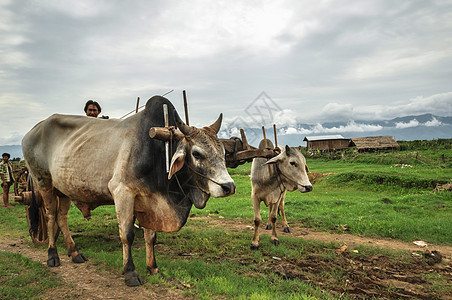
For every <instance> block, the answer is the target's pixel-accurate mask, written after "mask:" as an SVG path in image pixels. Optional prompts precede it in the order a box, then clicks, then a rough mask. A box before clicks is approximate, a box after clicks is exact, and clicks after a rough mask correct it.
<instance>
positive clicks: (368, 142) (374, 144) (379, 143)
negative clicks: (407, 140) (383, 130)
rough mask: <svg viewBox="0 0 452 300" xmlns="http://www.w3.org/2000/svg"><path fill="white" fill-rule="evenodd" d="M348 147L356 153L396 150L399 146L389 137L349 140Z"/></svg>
mask: <svg viewBox="0 0 452 300" xmlns="http://www.w3.org/2000/svg"><path fill="white" fill-rule="evenodd" d="M350 147H356V148H358V151H372V150H375V149H396V148H398V147H399V144H398V143H397V142H396V141H395V140H394V139H393V138H392V137H391V136H369V137H358V138H351V139H350Z"/></svg>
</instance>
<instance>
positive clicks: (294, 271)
mask: <svg viewBox="0 0 452 300" xmlns="http://www.w3.org/2000/svg"><path fill="white" fill-rule="evenodd" d="M192 220H194V221H195V220H196V221H203V222H206V225H207V226H214V227H216V226H218V227H220V226H221V227H222V228H224V229H225V230H229V231H236V232H244V231H249V232H250V240H251V237H252V227H251V226H250V225H251V224H250V223H249V222H244V221H243V220H242V219H235V220H228V219H223V218H219V217H218V216H214V217H210V216H208V217H193V218H192ZM301 225H302V224H301V223H300V224H295V223H294V224H291V230H292V232H291V233H284V232H282V228H279V227H278V228H277V232H278V234H279V235H280V236H284V235H285V236H293V237H299V238H304V239H308V240H317V241H322V242H338V243H340V244H345V245H347V247H348V248H349V249H350V248H351V247H353V246H355V245H369V246H372V247H379V248H383V249H393V250H408V251H412V252H419V251H421V252H424V251H426V250H430V251H434V250H436V251H439V252H440V253H441V254H442V256H443V261H445V262H447V266H446V265H443V266H442V268H443V269H447V270H443V271H444V272H450V270H451V268H450V261H451V258H452V247H451V246H439V245H428V246H427V247H419V246H416V245H414V244H411V243H405V242H402V241H398V240H392V239H381V238H379V239H375V238H367V237H360V236H355V235H351V234H330V233H326V232H317V231H312V230H310V229H309V228H305V227H302V226H301ZM269 233H270V231H268V230H264V229H262V230H261V234H269ZM0 251H5V252H11V253H19V254H21V255H23V256H25V257H27V258H29V259H32V260H34V261H38V262H41V263H42V264H43V265H45V264H46V262H45V258H46V257H47V251H46V250H45V249H39V248H36V247H34V246H33V244H32V243H31V241H29V240H28V237H27V238H22V239H20V240H14V239H11V238H8V237H4V236H3V237H0ZM344 254H346V253H344ZM60 259H61V264H62V267H58V268H51V269H50V270H51V271H52V272H53V273H55V274H57V275H58V276H59V277H60V278H61V281H62V283H63V284H62V286H61V287H60V288H58V289H56V290H52V291H50V292H48V293H47V294H46V295H43V296H44V299H55V298H63V297H64V298H67V297H74V298H82V297H83V298H84V299H157V298H159V299H183V298H184V296H183V295H182V289H179V288H178V287H175V288H174V289H172V288H171V289H169V288H167V287H162V286H159V285H157V284H154V285H152V288H149V286H148V287H146V286H140V287H137V288H129V287H127V286H125V284H124V279H123V276H122V275H121V274H120V272H118V271H112V272H106V271H102V272H100V271H99V270H98V268H97V265H96V264H95V263H94V262H92V261H88V262H87V263H85V264H74V263H72V262H71V261H70V260H69V258H68V257H67V256H66V255H64V252H63V251H61V253H60ZM313 259H314V260H315V257H313ZM344 259H346V260H347V262H346V263H349V262H351V260H350V259H349V258H348V257H345V258H344ZM372 259H373V260H374V261H369V262H365V261H363V262H359V264H364V265H365V264H368V266H367V267H366V266H364V267H363V268H376V267H375V266H376V265H378V266H379V268H378V272H381V270H380V269H388V270H389V271H388V272H389V274H387V275H385V276H386V277H385V278H384V279H375V278H367V279H366V280H368V281H369V285H375V283H378V284H380V285H382V286H385V285H388V284H391V285H394V286H396V287H398V288H399V289H401V290H404V291H406V293H405V294H399V296H406V295H411V296H414V297H415V298H417V297H419V298H424V297H427V298H428V297H429V296H428V294H422V292H421V291H416V293H415V292H414V291H415V290H416V289H418V288H419V287H418V286H415V285H411V283H407V282H405V281H403V280H402V281H400V280H399V279H400V278H399V277H394V276H395V275H393V274H392V273H395V274H400V273H399V272H398V271H397V270H395V269H394V270H393V269H391V268H392V266H391V265H385V263H386V262H385V261H382V260H381V258H378V257H377V258H372ZM375 259H377V260H378V261H375ZM304 263H306V262H304ZM355 263H356V262H352V264H355ZM272 264H275V262H272ZM319 266H321V265H317V264H313V265H312V266H310V265H303V264H302V265H300V266H293V265H288V264H283V262H280V263H279V265H275V266H273V265H271V266H270V267H271V268H272V270H273V269H274V270H273V271H274V272H276V273H278V272H280V273H281V272H282V273H283V274H284V276H286V277H287V278H292V277H299V276H300V274H299V272H300V271H299V270H301V269H304V268H308V269H312V270H316V269H319ZM300 268H301V269H300ZM312 270H311V271H312ZM367 272H370V271H369V269H368V271H367ZM416 272H419V271H415V272H414V273H416ZM414 273H413V274H414ZM278 274H279V273H278ZM407 274H411V273H407ZM357 276H358V277H359V276H361V274H360V273H359V274H358V275H357ZM404 276H405V277H407V278H412V275H404ZM410 276H411V277H410ZM393 277H394V278H393ZM307 281H308V282H309V279H307ZM315 284H316V285H319V286H322V284H321V283H319V282H316V283H315ZM355 285H356V284H355ZM349 292H351V293H355V294H354V296H358V297H361V296H362V295H368V296H369V295H373V294H372V293H374V291H373V290H368V289H367V286H366V285H363V286H362V287H360V286H359V285H356V286H355V287H353V289H351V290H349ZM410 293H411V294H410Z"/></svg>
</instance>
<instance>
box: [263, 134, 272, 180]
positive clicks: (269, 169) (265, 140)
mask: <svg viewBox="0 0 452 300" xmlns="http://www.w3.org/2000/svg"><path fill="white" fill-rule="evenodd" d="M262 133H263V134H264V143H265V148H266V149H267V148H268V143H267V135H266V134H265V127H264V126H262ZM267 161H268V159H267ZM267 167H268V173H269V174H270V176H272V168H271V166H270V165H267Z"/></svg>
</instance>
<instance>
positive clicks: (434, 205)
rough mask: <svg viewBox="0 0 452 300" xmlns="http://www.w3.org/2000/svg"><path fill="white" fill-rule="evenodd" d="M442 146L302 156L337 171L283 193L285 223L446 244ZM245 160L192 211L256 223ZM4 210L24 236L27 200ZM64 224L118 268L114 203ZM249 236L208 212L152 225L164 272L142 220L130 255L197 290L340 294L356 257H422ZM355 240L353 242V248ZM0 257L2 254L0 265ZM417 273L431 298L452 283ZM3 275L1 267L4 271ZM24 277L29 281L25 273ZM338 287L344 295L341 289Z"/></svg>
mask: <svg viewBox="0 0 452 300" xmlns="http://www.w3.org/2000/svg"><path fill="white" fill-rule="evenodd" d="M423 147H425V148H428V146H423ZM441 147H443V146H441ZM443 148H444V149H443ZM443 148H441V149H440V150H441V153H442V152H444V153H446V161H445V163H442V161H441V160H440V159H439V157H440V156H439V154H440V153H439V152H436V153H434V150H433V149H430V148H428V149H426V150H422V149H421V150H419V151H416V150H414V152H419V154H417V159H416V156H414V160H413V157H412V154H409V155H407V153H408V152H410V153H412V152H413V151H412V149H408V146H407V149H406V150H404V151H399V152H396V153H394V154H393V153H391V152H388V153H374V154H356V153H355V154H353V153H352V154H350V156H346V159H345V160H342V159H337V160H328V161H327V160H325V159H324V158H320V159H313V158H307V162H308V166H309V169H310V171H311V172H319V173H333V174H330V175H329V176H327V177H324V178H322V179H319V180H317V181H316V183H315V185H314V190H313V191H312V192H311V193H305V194H301V193H299V192H289V193H287V197H286V215H287V219H288V221H289V224H290V226H291V227H292V228H297V227H306V226H308V227H311V228H313V229H315V230H326V231H331V232H338V233H341V232H343V230H344V228H347V229H348V231H347V233H351V234H359V235H366V236H372V237H390V238H395V239H400V240H404V241H407V242H412V241H414V240H424V241H426V242H427V243H436V244H441V245H452V222H451V221H450V220H452V196H451V193H450V192H435V193H432V192H431V190H432V189H433V188H434V186H435V185H436V183H444V182H450V181H451V178H452V170H451V168H450V157H451V156H452V153H450V149H449V148H447V147H443ZM448 151H449V152H448ZM352 155H353V156H352ZM393 155H394V158H393ZM403 157H405V158H407V159H408V160H412V161H411V163H410V165H411V166H412V167H407V168H401V167H399V166H394V165H395V164H399V163H400V159H401V158H403ZM395 158H398V159H399V161H395ZM429 159H430V160H429ZM250 169H251V164H245V165H242V166H240V167H238V168H236V169H231V170H230V173H231V175H232V177H233V179H234V181H235V183H236V185H237V192H236V194H235V195H233V196H230V197H227V198H221V199H210V200H209V201H208V203H207V206H206V208H205V209H203V210H199V209H196V208H193V209H192V216H195V217H199V216H210V217H211V218H220V217H222V218H225V219H226V220H228V221H231V220H235V221H237V222H242V224H247V223H248V224H249V225H250V226H253V225H254V224H253V218H254V214H253V207H252V204H251V200H250V193H251V186H250V181H249V174H250ZM261 212H262V218H263V220H264V222H265V221H266V219H267V218H268V209H266V208H265V207H264V205H262V210H261ZM0 220H1V222H0V235H2V236H5V235H7V236H11V237H12V238H14V237H19V236H25V237H27V235H28V227H27V223H26V218H25V208H24V207H23V206H20V205H16V206H15V207H13V208H12V209H10V210H6V209H0ZM69 226H70V229H71V232H72V234H73V238H74V240H75V241H76V243H77V246H78V248H79V249H80V250H81V251H82V252H83V253H84V254H85V255H86V256H87V257H89V259H90V261H92V262H95V263H96V264H97V265H98V267H99V268H100V269H102V270H107V271H109V272H114V273H116V274H118V275H119V274H120V273H121V271H122V245H121V242H120V240H119V234H118V226H117V221H116V217H115V210H114V207H113V206H102V207H98V208H97V209H95V210H94V211H92V219H91V220H90V221H87V220H85V219H84V218H83V216H82V214H81V213H80V211H79V210H78V209H76V208H75V207H74V206H73V207H72V208H71V209H70V211H69ZM244 228H245V227H244ZM27 238H28V237H27ZM251 238H252V232H251V231H250V230H249V229H247V228H245V229H243V230H228V229H227V228H223V227H219V226H213V225H212V224H209V223H206V220H205V219H200V218H189V219H188V222H187V224H186V225H185V226H184V227H183V228H182V229H181V230H180V231H179V232H176V233H158V237H157V244H156V246H155V249H156V259H157V264H158V266H159V268H160V269H161V275H158V276H149V275H145V274H146V267H145V246H144V240H143V232H142V231H141V230H137V231H136V238H135V243H134V247H133V256H134V262H135V266H136V267H137V271H138V273H139V274H140V275H141V277H142V278H143V279H144V281H145V282H146V288H150V289H152V288H153V285H159V286H161V287H165V288H168V289H178V290H180V291H182V292H183V293H184V294H185V295H187V296H190V297H195V298H199V299H211V298H234V299H235V298H238V299H275V298H276V299H332V298H338V297H339V295H340V294H337V293H333V292H330V291H332V290H335V291H340V290H341V288H342V287H343V286H344V285H345V283H346V280H354V277H353V276H357V275H353V271H356V270H355V269H350V267H351V266H352V265H353V264H351V263H350V261H354V263H355V264H360V263H365V262H369V265H370V266H373V264H374V263H373V259H375V257H377V258H379V257H384V258H385V259H387V260H389V261H390V266H391V267H392V266H394V265H397V264H399V265H401V266H403V265H407V266H408V265H409V266H418V265H423V264H425V262H423V261H415V260H414V258H412V257H411V253H407V252H391V251H388V250H382V249H376V248H373V247H366V246H358V247H356V248H354V249H348V250H347V251H346V252H345V253H339V252H338V251H337V249H338V248H339V247H340V245H339V244H337V243H326V244H325V243H319V242H314V241H307V240H304V239H302V238H295V237H290V236H284V235H281V236H280V237H279V239H280V242H281V244H280V245H279V246H278V247H274V246H273V245H272V244H271V243H270V237H269V236H268V235H261V242H260V249H259V250H258V251H250V249H249V244H250V241H251ZM58 248H59V252H60V255H65V250H64V249H65V246H64V245H63V242H62V238H61V237H60V238H59V239H58ZM352 250H357V253H355V252H352ZM0 254H1V252H0ZM8 255H12V254H8ZM14 257H15V256H14ZM273 257H277V258H280V259H281V260H280V261H278V260H275V259H274V258H273ZM0 259H4V258H2V257H0ZM7 259H8V260H10V261H12V263H10V264H11V267H14V268H16V267H18V268H19V269H20V268H23V264H24V262H23V260H24V259H23V258H18V259H10V256H8V258H7ZM312 262H316V263H317V264H311V263H312ZM4 265H5V264H4V263H3V261H2V264H1V266H2V268H1V270H2V272H3V271H4V270H5V268H4V267H3V266H4ZM281 266H284V267H285V269H284V270H286V274H283V273H281V272H280V270H281V269H280V268H281ZM37 268H38V267H37ZM427 268H428V267H427ZM32 269H34V267H33V268H32ZM43 270H44V271H45V270H46V268H45V267H44V269H43ZM291 270H292V271H293V272H292V271H291ZM289 271H291V272H289ZM2 274H3V273H2ZM420 274H423V275H422V276H423V277H424V278H425V280H427V281H428V282H430V288H429V291H428V292H429V293H430V294H431V295H432V297H433V298H434V297H439V295H441V294H444V293H449V294H450V293H452V292H451V287H450V284H446V282H447V278H446V277H444V276H442V275H441V274H437V273H428V272H425V274H424V273H423V272H421V271H420ZM361 275H362V276H365V275H366V273H365V270H364V271H363V273H362V274H361ZM361 275H359V276H361ZM359 276H358V278H359ZM6 278H7V277H5V276H3V275H2V276H0V280H5V279H6ZM53 280H54V279H50V280H49V282H50V283H48V284H47V283H46V284H40V285H39V286H42V288H43V290H26V287H25V286H21V287H19V288H18V289H20V290H21V291H20V293H29V294H27V295H28V296H29V295H39V294H40V293H42V292H43V291H44V290H45V289H51V288H52V286H53V285H52V284H53V283H52V282H53ZM315 282H323V283H324V284H323V285H322V288H320V287H319V286H318V285H315V284H313V283H315ZM9 283H10V281H8V282H5V284H3V281H2V282H1V285H0V287H3V286H5V289H7V291H9V292H11V293H12V287H10V286H9ZM30 285H31V286H33V284H32V283H31V282H30ZM393 289H395V288H393ZM1 291H2V293H3V290H1ZM385 292H388V293H389V291H385ZM0 295H2V294H0ZM20 295H23V294H20ZM392 296H394V294H393V295H392ZM21 297H22V298H26V297H27V296H21ZM342 297H345V298H346V297H347V293H346V294H344V295H342ZM388 297H389V296H388ZM0 298H1V297H0Z"/></svg>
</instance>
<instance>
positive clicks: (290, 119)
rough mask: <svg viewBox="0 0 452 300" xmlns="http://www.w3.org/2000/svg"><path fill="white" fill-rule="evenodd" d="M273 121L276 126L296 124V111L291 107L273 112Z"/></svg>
mask: <svg viewBox="0 0 452 300" xmlns="http://www.w3.org/2000/svg"><path fill="white" fill-rule="evenodd" d="M273 123H274V124H276V126H278V127H282V126H296V125H297V113H296V112H295V111H293V110H291V109H283V110H281V111H278V112H277V113H275V116H274V119H273Z"/></svg>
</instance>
